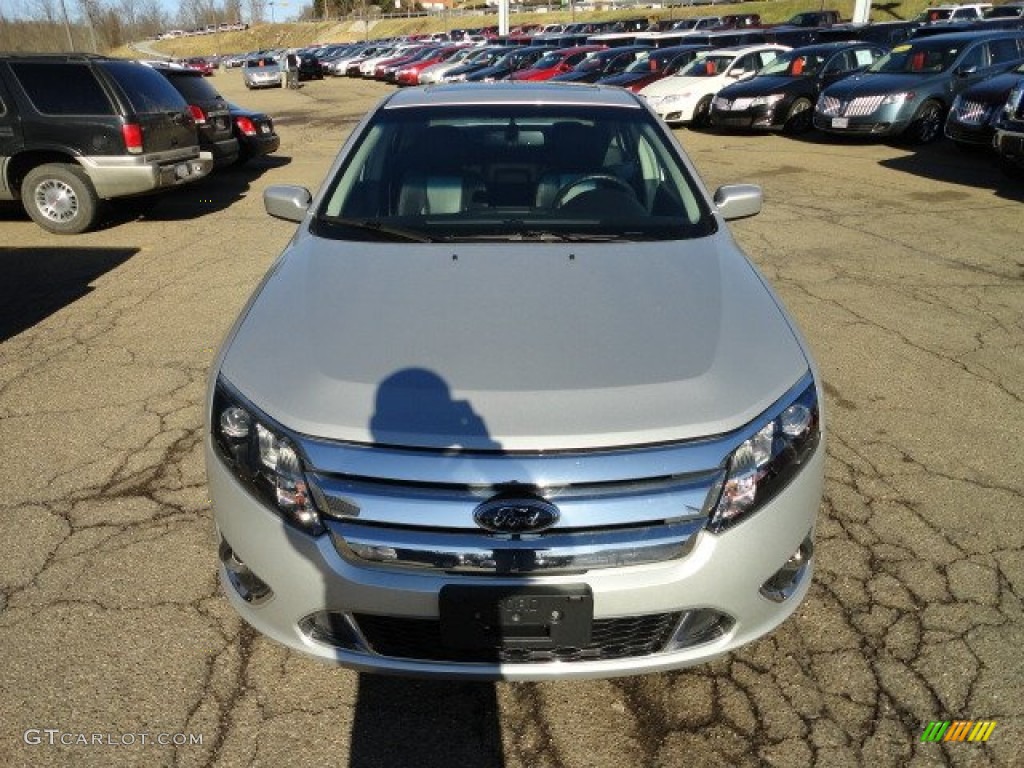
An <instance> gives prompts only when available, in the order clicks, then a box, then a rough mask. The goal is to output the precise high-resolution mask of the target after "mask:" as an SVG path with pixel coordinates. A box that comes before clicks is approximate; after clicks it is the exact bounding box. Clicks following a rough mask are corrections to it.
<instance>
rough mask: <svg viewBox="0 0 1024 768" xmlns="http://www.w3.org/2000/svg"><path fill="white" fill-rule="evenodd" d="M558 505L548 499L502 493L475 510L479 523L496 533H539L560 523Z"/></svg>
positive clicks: (475, 516)
mask: <svg viewBox="0 0 1024 768" xmlns="http://www.w3.org/2000/svg"><path fill="white" fill-rule="evenodd" d="M558 517H559V515H558V507H556V506H555V505H554V504H551V503H550V502H547V501H544V499H531V498H523V497H512V496H502V497H498V498H495V499H491V500H490V501H485V502H484V503H483V504H481V505H480V506H479V507H477V508H476V509H475V510H473V519H474V520H475V521H476V524H477V525H479V526H480V527H481V528H484V529H486V530H488V531H491V532H492V533H539V532H540V531H543V530H546V529H548V528H550V527H551V526H553V525H554V524H555V523H557V522H558Z"/></svg>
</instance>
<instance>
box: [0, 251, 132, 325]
mask: <svg viewBox="0 0 1024 768" xmlns="http://www.w3.org/2000/svg"><path fill="white" fill-rule="evenodd" d="M136 253H138V249H137V248H75V247H60V248H56V247H54V248H2V247H0V274H3V280H0V341H6V340H7V339H9V338H11V337H13V336H16V335H17V334H19V333H21V332H22V331H25V330H27V329H29V328H31V327H32V326H34V325H36V324H37V323H39V322H41V321H42V320H45V319H46V318H47V317H49V316H50V315H52V314H53V313H54V312H57V311H58V310H60V309H63V308H64V307H66V306H67V305H69V304H71V303H72V302H74V301H77V300H78V299H80V298H82V297H83V296H86V295H87V294H89V293H91V292H92V291H93V287H92V283H93V282H94V281H95V280H96V279H97V278H98V277H100V276H101V275H103V274H105V273H107V272H109V271H110V270H112V269H115V268H117V267H119V266H120V265H121V264H123V263H124V262H126V261H127V260H128V259H130V258H131V257H132V256H134V255H135V254H136Z"/></svg>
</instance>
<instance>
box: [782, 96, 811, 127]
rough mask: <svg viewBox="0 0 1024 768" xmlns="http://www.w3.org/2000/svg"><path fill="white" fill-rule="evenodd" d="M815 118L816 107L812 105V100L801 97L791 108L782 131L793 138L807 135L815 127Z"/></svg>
mask: <svg viewBox="0 0 1024 768" xmlns="http://www.w3.org/2000/svg"><path fill="white" fill-rule="evenodd" d="M813 117H814V105H813V104H811V100H810V99H805V98H803V97H800V98H799V99H797V100H796V101H794V102H793V104H792V106H790V108H789V112H788V113H787V114H786V120H785V122H783V124H782V130H783V132H785V133H788V134H790V135H793V136H795V135H796V134H799V133H807V132H808V131H809V130H811V128H812V127H813V126H814V122H813Z"/></svg>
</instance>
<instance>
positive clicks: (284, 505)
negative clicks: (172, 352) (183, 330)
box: [210, 380, 325, 536]
mask: <svg viewBox="0 0 1024 768" xmlns="http://www.w3.org/2000/svg"><path fill="white" fill-rule="evenodd" d="M210 430H211V433H212V435H213V444H214V446H215V447H216V449H217V453H218V455H219V456H220V458H221V460H223V461H224V463H225V464H226V465H227V466H228V468H229V469H231V471H232V472H233V473H234V474H235V477H237V478H238V480H239V482H241V483H242V484H243V485H244V486H246V488H247V489H248V490H249V491H250V492H251V493H253V494H254V495H255V496H256V497H257V498H258V499H260V500H261V501H262V502H263V503H264V504H266V505H267V506H268V507H270V508H271V509H272V510H273V511H275V512H277V514H279V515H280V516H281V518H282V519H283V520H284V521H285V522H286V523H288V524H290V525H293V526H295V527H296V528H299V529H300V530H302V531H305V532H306V533H308V534H311V535H313V536H318V535H320V534H321V533H323V532H324V530H325V529H324V526H323V523H322V522H321V521H320V514H319V513H318V512H317V509H316V504H315V503H314V501H313V498H312V496H311V495H310V492H309V484H308V483H307V482H306V474H305V470H304V469H303V463H302V457H301V456H300V455H299V450H298V447H297V446H296V445H295V444H294V443H293V442H292V441H291V440H290V439H289V438H288V437H287V436H286V435H285V434H284V432H283V430H282V429H281V428H280V427H279V426H278V425H276V424H274V423H273V422H272V421H271V420H270V419H269V418H268V417H267V416H265V415H264V414H262V413H260V412H259V411H258V410H257V409H256V408H255V407H254V406H252V405H251V404H250V403H248V402H246V401H244V400H243V398H242V397H241V396H240V395H238V394H237V393H235V392H234V391H233V390H232V389H231V388H230V387H229V386H228V385H227V384H226V383H225V382H224V381H223V380H220V381H218V382H217V388H216V391H215V392H214V396H213V413H212V416H211V424H210Z"/></svg>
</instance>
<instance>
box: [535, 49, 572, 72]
mask: <svg viewBox="0 0 1024 768" xmlns="http://www.w3.org/2000/svg"><path fill="white" fill-rule="evenodd" d="M564 58H565V54H564V53H559V52H558V51H552V52H551V53H545V54H544V55H543V56H541V57H540V58H539V59H537V63H536V64H534V65H533V66H534V67H535V68H536V69H550V68H551V67H554V66H557V65H558V63H559V62H561V61H562V59H564Z"/></svg>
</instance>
